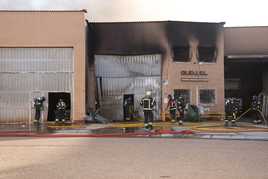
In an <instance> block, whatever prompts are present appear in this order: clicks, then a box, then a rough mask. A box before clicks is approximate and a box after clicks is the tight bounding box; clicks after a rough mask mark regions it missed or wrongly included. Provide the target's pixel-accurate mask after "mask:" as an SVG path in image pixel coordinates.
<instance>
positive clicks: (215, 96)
mask: <svg viewBox="0 0 268 179" xmlns="http://www.w3.org/2000/svg"><path fill="white" fill-rule="evenodd" d="M201 90H213V91H214V102H213V103H202V102H201V98H200V97H201V95H200V94H201ZM197 91H198V104H200V105H203V106H215V105H217V89H215V88H199V89H198V90H197Z"/></svg>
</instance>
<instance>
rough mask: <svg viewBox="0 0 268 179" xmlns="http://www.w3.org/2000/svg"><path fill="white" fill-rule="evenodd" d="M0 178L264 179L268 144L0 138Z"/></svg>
mask: <svg viewBox="0 0 268 179" xmlns="http://www.w3.org/2000/svg"><path fill="white" fill-rule="evenodd" d="M0 178H1V179H2V178H5V179H7V178H8V179H13V178H20V179H24V178H25V179H32V178H33V179H42V178H49V179H52V178H53V179H54V178H66V179H69V178H70V179H79V178H87V179H89V178H92V179H102V178H108V179H123V178H124V179H157V178H165V179H167V178H168V179H169V178H170V179H173V178H180V179H182V178H187V179H223V178H224V179H225V178H226V179H240V178H241V179H268V142H265V141H263V142H261V141H229V140H202V139H200V140H193V139H137V138H136V139H126V138H124V139H122V138H119V139H116V138H108V139H103V138H98V139H96V138H48V139H46V138H39V139H38V138H32V139H31V138H0Z"/></svg>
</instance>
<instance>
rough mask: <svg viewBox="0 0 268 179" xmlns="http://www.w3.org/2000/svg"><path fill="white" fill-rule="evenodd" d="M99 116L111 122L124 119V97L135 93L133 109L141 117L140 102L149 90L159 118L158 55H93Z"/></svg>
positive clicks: (159, 65)
mask: <svg viewBox="0 0 268 179" xmlns="http://www.w3.org/2000/svg"><path fill="white" fill-rule="evenodd" d="M95 64H96V76H97V81H98V92H99V93H98V94H99V99H100V105H101V114H102V115H103V116H104V117H106V118H108V119H111V120H122V119H123V95H124V94H134V103H135V104H134V105H135V110H137V111H138V112H139V115H140V116H143V111H142V108H141V107H140V105H139V103H140V100H141V98H142V97H143V96H144V94H145V91H146V90H152V91H153V95H154V97H155V98H156V101H157V106H156V111H155V116H156V117H155V118H156V119H159V114H160V105H161V55H142V56H108V55H95Z"/></svg>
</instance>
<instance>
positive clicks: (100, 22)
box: [87, 20, 225, 25]
mask: <svg viewBox="0 0 268 179" xmlns="http://www.w3.org/2000/svg"><path fill="white" fill-rule="evenodd" d="M87 21H88V23H90V24H123V23H126V24H131V23H168V22H178V23H200V24H222V25H224V24H225V22H197V21H175V20H156V21H95V22H92V21H89V20H87Z"/></svg>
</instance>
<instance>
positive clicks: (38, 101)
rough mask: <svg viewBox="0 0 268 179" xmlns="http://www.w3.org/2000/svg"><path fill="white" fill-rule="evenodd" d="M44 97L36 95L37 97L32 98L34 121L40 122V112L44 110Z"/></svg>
mask: <svg viewBox="0 0 268 179" xmlns="http://www.w3.org/2000/svg"><path fill="white" fill-rule="evenodd" d="M45 100H46V99H45V97H44V96H42V97H38V98H34V108H35V121H36V122H40V118H41V112H42V111H43V110H44V104H43V103H44V101H45Z"/></svg>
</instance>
